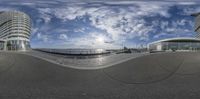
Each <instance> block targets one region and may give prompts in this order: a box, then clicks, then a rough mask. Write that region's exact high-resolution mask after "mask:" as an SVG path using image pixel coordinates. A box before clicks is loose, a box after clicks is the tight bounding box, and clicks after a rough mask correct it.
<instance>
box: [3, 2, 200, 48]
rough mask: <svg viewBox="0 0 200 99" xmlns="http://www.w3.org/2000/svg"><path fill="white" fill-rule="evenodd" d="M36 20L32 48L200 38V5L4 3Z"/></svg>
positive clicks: (143, 43)
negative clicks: (198, 26) (199, 21)
mask: <svg viewBox="0 0 200 99" xmlns="http://www.w3.org/2000/svg"><path fill="white" fill-rule="evenodd" d="M9 10H17V11H22V12H25V13H26V14H28V15H29V16H30V17H31V19H32V32H31V37H30V44H31V47H32V48H105V49H113V48H122V47H123V46H126V47H129V48H135V47H142V46H146V45H147V44H148V43H150V42H152V41H156V40H161V39H165V38H173V37H195V35H196V33H195V32H194V19H195V18H194V17H192V16H190V15H191V14H192V13H196V12H200V2H198V1H195V0H192V1H191V0H190V1H180V0H178V1H176V0H174V1H167V0H163V1H155V0H154V1H150V0H146V1H123V0H122V1H120V0H102V1H100V0H51V1H50V0H49V1H46V0H17V1H15V0H0V11H9Z"/></svg>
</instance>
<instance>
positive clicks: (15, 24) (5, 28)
mask: <svg viewBox="0 0 200 99" xmlns="http://www.w3.org/2000/svg"><path fill="white" fill-rule="evenodd" d="M30 33H31V20H30V17H29V16H28V15H27V14H25V13H23V12H19V11H3V12H0V50H12V51H13V50H14V51H25V50H28V49H29V48H30V44H29V38H30Z"/></svg>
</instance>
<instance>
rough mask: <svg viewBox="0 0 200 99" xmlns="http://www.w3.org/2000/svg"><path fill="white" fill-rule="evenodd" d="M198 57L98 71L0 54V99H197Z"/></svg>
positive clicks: (141, 60) (143, 60)
mask: <svg viewBox="0 0 200 99" xmlns="http://www.w3.org/2000/svg"><path fill="white" fill-rule="evenodd" d="M199 83H200V53H163V54H152V55H147V56H143V57H138V58H136V59H133V60H129V61H127V62H124V63H120V64H117V65H115V66H112V67H108V68H104V69H98V70H77V69H71V68H65V67H61V66H58V65H56V64H52V63H49V62H47V61H44V60H41V59H39V58H35V57H32V56H28V55H24V54H18V53H5V52H4V53H3V52H2V53H0V99H198V98H200V86H199Z"/></svg>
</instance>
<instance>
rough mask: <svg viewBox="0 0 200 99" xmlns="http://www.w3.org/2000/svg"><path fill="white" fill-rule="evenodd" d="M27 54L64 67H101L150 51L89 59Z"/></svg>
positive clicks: (31, 52) (38, 52) (34, 52)
mask: <svg viewBox="0 0 200 99" xmlns="http://www.w3.org/2000/svg"><path fill="white" fill-rule="evenodd" d="M25 54H27V55H31V56H34V57H39V58H41V59H44V60H47V61H49V62H52V63H56V64H59V65H61V66H64V67H70V68H76V69H100V68H105V67H109V66H112V65H115V64H119V63H122V62H125V61H127V60H131V59H133V58H137V57H140V56H143V55H148V53H132V54H125V53H124V54H111V55H107V56H100V57H96V58H88V59H77V58H68V57H69V56H66V55H58V54H50V53H45V52H40V51H34V50H32V51H29V52H26V53H25Z"/></svg>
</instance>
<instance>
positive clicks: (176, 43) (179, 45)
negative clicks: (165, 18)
mask: <svg viewBox="0 0 200 99" xmlns="http://www.w3.org/2000/svg"><path fill="white" fill-rule="evenodd" d="M148 49H149V51H200V39H198V38H189V37H179V38H169V39H162V40H159V41H155V42H152V43H149V44H148Z"/></svg>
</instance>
